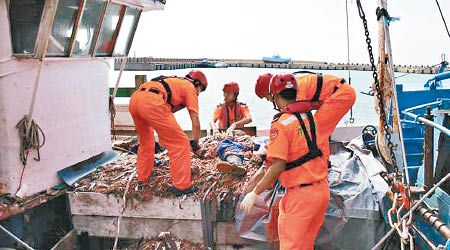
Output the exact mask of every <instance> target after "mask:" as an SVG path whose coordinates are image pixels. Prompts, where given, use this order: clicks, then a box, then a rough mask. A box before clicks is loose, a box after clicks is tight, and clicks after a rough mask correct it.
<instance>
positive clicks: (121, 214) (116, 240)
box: [113, 168, 136, 250]
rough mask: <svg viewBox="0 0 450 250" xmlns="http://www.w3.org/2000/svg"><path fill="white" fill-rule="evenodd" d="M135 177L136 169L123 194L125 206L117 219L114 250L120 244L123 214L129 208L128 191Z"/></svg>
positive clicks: (123, 205)
mask: <svg viewBox="0 0 450 250" xmlns="http://www.w3.org/2000/svg"><path fill="white" fill-rule="evenodd" d="M135 175H136V168H134V171H133V173H132V174H131V175H130V178H129V179H128V182H127V186H126V187H125V192H124V193H123V197H122V200H123V204H122V208H121V209H120V214H119V217H117V233H116V237H115V239H114V246H113V250H116V249H117V243H118V242H119V235H120V222H121V221H122V217H123V213H124V212H125V208H126V206H127V194H128V189H129V188H130V183H131V181H132V180H133V179H134V176H135Z"/></svg>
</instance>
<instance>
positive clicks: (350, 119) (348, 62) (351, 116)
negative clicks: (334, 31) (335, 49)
mask: <svg viewBox="0 0 450 250" xmlns="http://www.w3.org/2000/svg"><path fill="white" fill-rule="evenodd" d="M347 2H348V0H345V17H346V21H347V69H348V84H350V85H351V84H352V78H351V76H350V37H349V29H348V7H347ZM349 122H350V123H351V124H353V123H354V122H355V118H353V106H352V107H351V108H350V118H349Z"/></svg>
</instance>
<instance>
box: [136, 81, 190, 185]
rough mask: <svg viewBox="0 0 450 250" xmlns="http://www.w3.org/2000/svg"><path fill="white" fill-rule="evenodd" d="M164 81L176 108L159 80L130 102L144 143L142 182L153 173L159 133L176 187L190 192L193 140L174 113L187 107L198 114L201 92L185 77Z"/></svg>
mask: <svg viewBox="0 0 450 250" xmlns="http://www.w3.org/2000/svg"><path fill="white" fill-rule="evenodd" d="M164 81H165V82H166V83H167V85H168V86H169V88H170V92H171V98H170V100H171V104H172V105H173V107H171V106H170V105H169V104H168V103H167V98H168V94H167V91H166V89H165V88H164V86H163V85H162V83H161V82H159V81H156V80H152V81H150V82H146V83H144V84H142V85H141V86H140V88H139V89H138V90H136V91H135V92H134V93H133V95H132V96H131V99H130V105H129V111H130V113H131V116H132V117H133V120H134V124H135V127H136V133H137V134H138V136H139V140H140V145H139V150H138V155H137V169H138V180H139V181H140V182H145V181H146V180H147V179H148V177H149V176H150V175H151V173H152V169H153V162H154V159H155V137H154V130H156V132H157V133H158V137H159V142H160V144H161V145H162V146H164V147H165V148H167V150H168V152H169V159H170V175H171V177H172V182H173V186H174V187H175V188H178V189H186V188H189V187H190V186H191V157H190V145H189V137H188V136H187V135H186V133H185V132H184V131H183V130H182V129H181V127H180V125H179V124H178V123H177V121H176V119H175V117H174V115H173V112H176V111H177V110H179V109H181V108H183V107H186V108H187V109H188V110H189V111H192V112H196V113H198V112H199V111H198V110H199V108H198V96H197V91H196V90H195V88H194V86H193V84H192V83H191V82H190V81H189V80H187V79H185V78H178V77H168V78H165V79H164Z"/></svg>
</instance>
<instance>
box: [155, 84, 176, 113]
mask: <svg viewBox="0 0 450 250" xmlns="http://www.w3.org/2000/svg"><path fill="white" fill-rule="evenodd" d="M166 78H167V76H158V77H155V78H153V79H152V81H155V82H160V83H161V84H162V86H163V87H164V89H165V90H166V92H167V104H169V105H170V107H171V108H173V105H172V91H170V87H169V84H167V82H166V81H164V79H166Z"/></svg>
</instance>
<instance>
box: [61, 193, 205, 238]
mask: <svg viewBox="0 0 450 250" xmlns="http://www.w3.org/2000/svg"><path fill="white" fill-rule="evenodd" d="M68 197H69V203H70V210H71V212H72V214H73V215H98V216H116V217H117V216H119V215H120V209H121V207H122V204H123V201H122V197H116V196H115V195H113V194H100V193H75V192H68ZM130 204H131V203H128V207H127V209H125V212H124V215H123V216H124V217H132V218H158V219H183V220H198V221H200V220H201V219H202V216H201V210H200V202H199V201H194V199H193V198H187V199H186V200H184V201H181V200H180V199H160V198H156V197H154V198H153V199H152V200H150V201H149V202H139V203H138V202H135V204H136V205H135V207H133V208H131V207H130ZM200 231H201V226H200Z"/></svg>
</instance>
